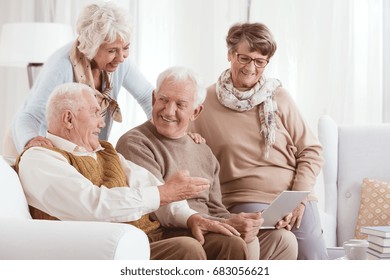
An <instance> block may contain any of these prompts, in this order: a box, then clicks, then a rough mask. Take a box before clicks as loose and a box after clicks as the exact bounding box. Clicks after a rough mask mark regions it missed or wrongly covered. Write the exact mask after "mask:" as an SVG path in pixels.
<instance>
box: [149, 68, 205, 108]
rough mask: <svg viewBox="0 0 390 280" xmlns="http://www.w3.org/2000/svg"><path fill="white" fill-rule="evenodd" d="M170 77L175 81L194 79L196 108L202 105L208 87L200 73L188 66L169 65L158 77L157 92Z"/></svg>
mask: <svg viewBox="0 0 390 280" xmlns="http://www.w3.org/2000/svg"><path fill="white" fill-rule="evenodd" d="M168 78H172V79H173V81H176V82H181V81H188V80H190V81H192V82H193V83H194V85H195V88H196V96H195V98H194V99H195V100H194V108H196V107H198V106H199V105H201V104H202V103H203V102H204V100H205V98H206V88H205V87H204V85H203V81H202V79H201V78H200V76H199V75H197V74H196V73H195V72H193V71H192V70H190V69H189V68H186V67H181V66H174V67H169V68H168V69H166V70H165V71H163V72H162V73H161V74H160V75H159V76H158V78H157V82H156V92H158V91H159V90H160V87H161V84H162V83H163V82H164V81H165V80H166V79H168Z"/></svg>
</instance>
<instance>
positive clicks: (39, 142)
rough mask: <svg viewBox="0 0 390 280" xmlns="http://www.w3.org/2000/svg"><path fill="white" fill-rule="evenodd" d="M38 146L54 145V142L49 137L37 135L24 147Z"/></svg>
mask: <svg viewBox="0 0 390 280" xmlns="http://www.w3.org/2000/svg"><path fill="white" fill-rule="evenodd" d="M36 146H47V147H54V146H53V143H51V141H50V140H49V139H47V138H45V137H42V136H37V137H35V138H33V139H31V140H30V141H28V143H27V144H26V146H25V147H24V148H25V149H27V148H30V147H36Z"/></svg>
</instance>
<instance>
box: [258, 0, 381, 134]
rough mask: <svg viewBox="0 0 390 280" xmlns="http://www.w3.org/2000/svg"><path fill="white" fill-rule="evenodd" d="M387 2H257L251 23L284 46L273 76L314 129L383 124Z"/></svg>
mask: <svg viewBox="0 0 390 280" xmlns="http://www.w3.org/2000/svg"><path fill="white" fill-rule="evenodd" d="M382 4H383V3H382V0H343V1H338V0H327V1H322V0H294V1H288V0H275V1H268V0H254V1H252V14H251V15H252V17H251V21H260V22H264V23H265V24H267V25H268V26H269V27H270V28H271V30H272V31H273V33H274V36H275V37H276V40H277V42H278V50H277V54H276V55H275V58H274V59H273V61H272V63H271V64H270V67H269V69H268V70H269V75H271V76H275V77H278V78H280V79H281V80H282V82H283V83H284V86H285V87H286V88H287V89H288V90H289V91H290V93H291V94H292V95H293V96H294V98H295V100H296V102H297V103H298V105H299V106H300V108H301V109H302V111H303V113H304V115H305V116H306V117H307V119H308V120H309V122H310V124H311V126H312V127H316V123H317V120H318V118H319V116H320V115H322V114H329V115H331V116H332V117H333V118H334V119H335V120H336V121H337V122H338V123H361V122H381V121H382V98H383V79H384V77H383V45H382V38H383V27H382V22H383V17H382V13H383V12H382Z"/></svg>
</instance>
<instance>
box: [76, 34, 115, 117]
mask: <svg viewBox="0 0 390 280" xmlns="http://www.w3.org/2000/svg"><path fill="white" fill-rule="evenodd" d="M78 44H79V42H78V40H76V42H75V43H74V44H73V46H72V49H71V51H70V55H69V58H70V61H71V62H72V65H73V72H74V76H75V79H76V81H77V82H78V83H82V84H86V85H88V86H90V87H91V88H94V89H96V88H95V82H94V80H93V75H92V70H91V62H90V61H89V60H88V58H87V57H86V56H85V55H84V54H83V53H81V52H80V51H79V49H78V48H77V46H78ZM102 75H103V79H104V82H105V88H104V90H103V92H100V91H98V90H96V98H97V100H98V103H99V105H100V107H101V109H102V116H103V117H104V116H106V115H107V114H110V115H111V116H112V118H113V119H114V120H115V121H117V122H122V113H121V110H120V108H119V105H118V103H117V102H116V100H115V99H113V98H112V96H111V92H112V86H111V78H112V77H111V75H112V73H108V72H107V71H102Z"/></svg>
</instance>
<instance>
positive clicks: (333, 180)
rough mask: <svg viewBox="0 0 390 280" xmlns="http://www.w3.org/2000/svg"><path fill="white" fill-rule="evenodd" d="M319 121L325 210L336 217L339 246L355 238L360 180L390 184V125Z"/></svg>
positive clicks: (327, 119) (328, 119)
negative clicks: (338, 123)
mask: <svg viewBox="0 0 390 280" xmlns="http://www.w3.org/2000/svg"><path fill="white" fill-rule="evenodd" d="M323 118H324V117H323ZM321 121H322V125H323V126H325V127H322V128H321V127H320V126H319V132H318V133H319V138H320V141H321V143H322V145H323V148H324V158H325V165H324V168H323V175H324V185H325V211H326V212H327V213H329V214H331V215H336V216H335V218H336V219H337V230H336V234H337V245H338V246H342V243H343V242H344V241H346V240H348V239H351V238H353V237H354V235H355V227H356V222H357V218H358V213H359V207H360V195H361V185H362V182H363V179H364V178H366V177H367V178H371V179H377V180H383V181H390V124H364V125H363V124H360V125H336V124H335V123H334V121H333V120H331V119H330V118H329V117H327V118H325V119H322V120H321ZM332 127H333V128H332ZM335 127H336V128H337V130H336V131H335V129H334V128H335ZM320 130H321V131H320ZM327 133H328V134H331V136H329V135H325V134H327ZM336 202H337V203H336Z"/></svg>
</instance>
